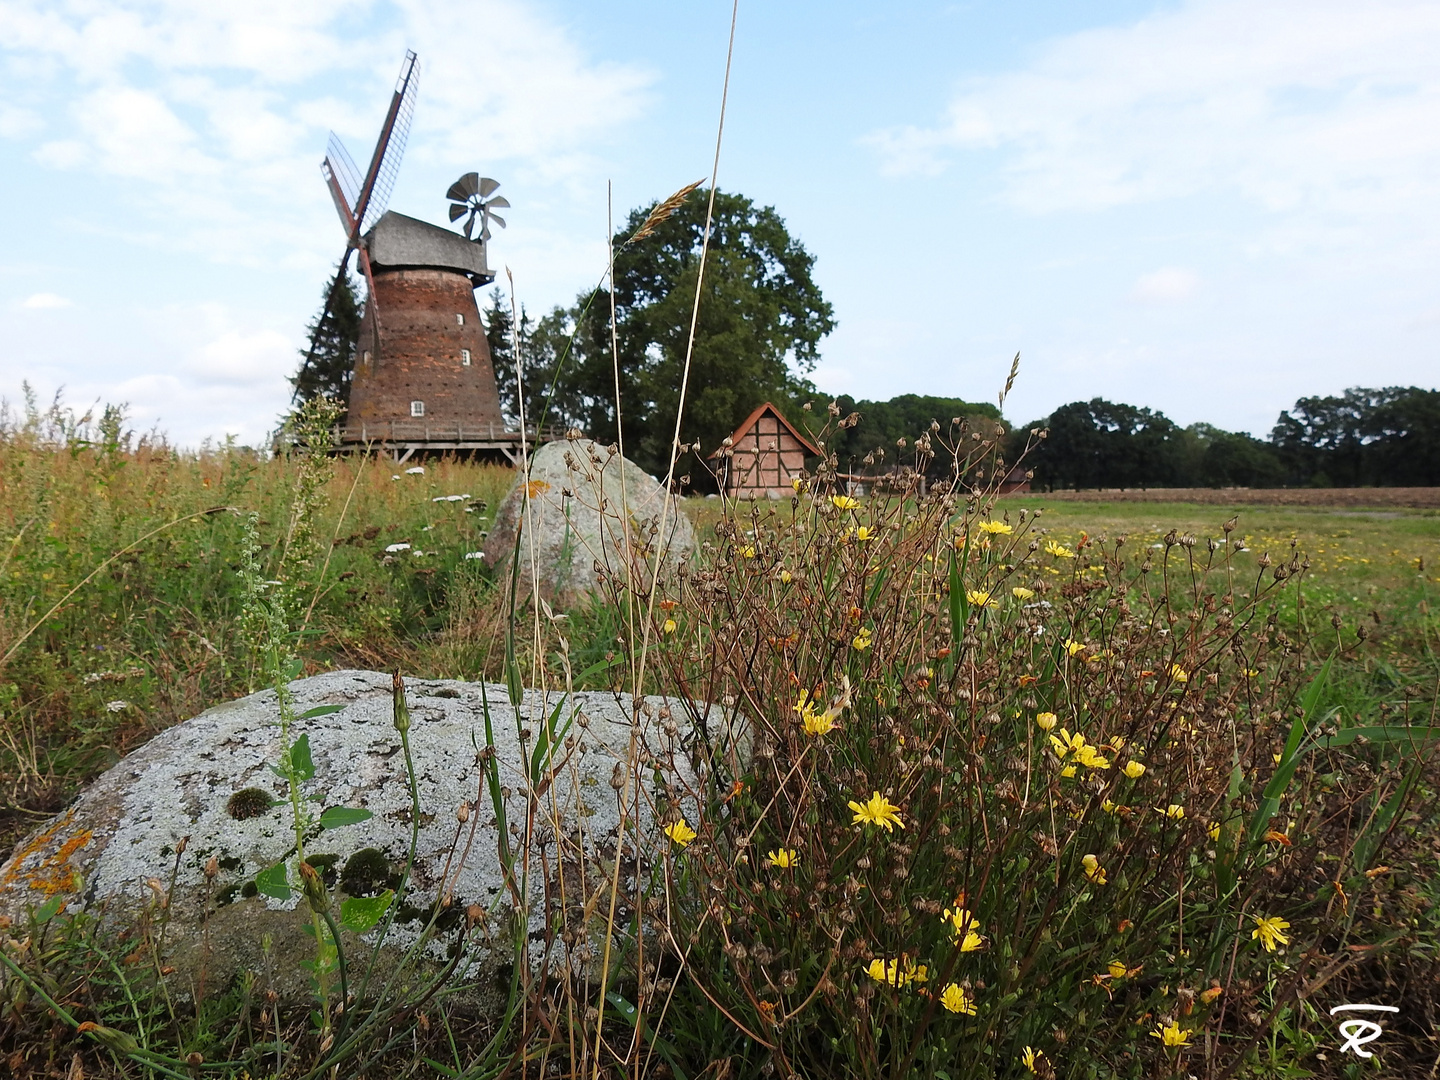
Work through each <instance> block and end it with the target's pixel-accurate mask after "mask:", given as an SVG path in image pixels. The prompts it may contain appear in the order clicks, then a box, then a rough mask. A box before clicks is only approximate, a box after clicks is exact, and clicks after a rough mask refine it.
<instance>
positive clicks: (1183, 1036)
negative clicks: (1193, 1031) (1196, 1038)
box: [1150, 1020, 1190, 1049]
mask: <svg viewBox="0 0 1440 1080" xmlns="http://www.w3.org/2000/svg"><path fill="white" fill-rule="evenodd" d="M1150 1034H1151V1035H1153V1036H1155V1038H1157V1039H1159V1040H1160V1042H1161V1044H1162V1045H1164V1046H1165V1048H1166V1049H1171V1048H1173V1047H1181V1046H1189V1045H1190V1033H1189V1032H1188V1031H1181V1030H1180V1025H1179V1024H1177V1023H1176V1022H1175V1021H1174V1020H1171V1021H1170V1023H1168V1024H1166V1025H1165V1026H1164V1027H1157V1028H1156V1029H1155V1030H1154V1031H1152V1032H1151V1033H1150Z"/></svg>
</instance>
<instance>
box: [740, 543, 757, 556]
mask: <svg viewBox="0 0 1440 1080" xmlns="http://www.w3.org/2000/svg"><path fill="white" fill-rule="evenodd" d="M740 554H741V555H743V556H744V557H745V558H747V559H753V558H754V557H755V545H754V544H746V545H744V546H743V547H742V548H740Z"/></svg>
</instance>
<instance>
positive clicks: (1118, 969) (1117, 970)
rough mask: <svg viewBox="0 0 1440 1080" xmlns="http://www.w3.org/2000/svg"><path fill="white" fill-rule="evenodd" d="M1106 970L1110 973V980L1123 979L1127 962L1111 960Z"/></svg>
mask: <svg viewBox="0 0 1440 1080" xmlns="http://www.w3.org/2000/svg"><path fill="white" fill-rule="evenodd" d="M1105 970H1106V971H1108V972H1109V973H1110V978H1112V979H1123V978H1124V977H1125V961H1123V960H1111V961H1110V963H1108V964H1106V965H1105Z"/></svg>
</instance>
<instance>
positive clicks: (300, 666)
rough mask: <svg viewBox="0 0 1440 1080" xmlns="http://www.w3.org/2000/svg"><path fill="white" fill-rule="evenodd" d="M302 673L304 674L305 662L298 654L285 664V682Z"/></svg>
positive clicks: (296, 677) (298, 676)
mask: <svg viewBox="0 0 1440 1080" xmlns="http://www.w3.org/2000/svg"><path fill="white" fill-rule="evenodd" d="M303 674H305V662H304V661H303V660H301V659H300V658H299V657H298V656H297V657H296V658H295V659H293V660H291V661H290V662H289V663H288V664H286V665H285V681H286V682H287V683H290V682H294V681H295V680H296V679H298V678H300V676H301V675H303Z"/></svg>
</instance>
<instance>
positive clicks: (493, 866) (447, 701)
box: [0, 671, 747, 997]
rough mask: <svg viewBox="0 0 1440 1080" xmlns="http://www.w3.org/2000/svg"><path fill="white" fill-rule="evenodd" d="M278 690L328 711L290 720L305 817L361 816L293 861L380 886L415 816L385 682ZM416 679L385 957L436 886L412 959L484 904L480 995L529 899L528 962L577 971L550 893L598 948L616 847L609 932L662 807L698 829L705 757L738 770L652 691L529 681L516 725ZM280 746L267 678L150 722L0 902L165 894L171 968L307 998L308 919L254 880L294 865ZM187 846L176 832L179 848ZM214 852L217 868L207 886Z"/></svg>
mask: <svg viewBox="0 0 1440 1080" xmlns="http://www.w3.org/2000/svg"><path fill="white" fill-rule="evenodd" d="M290 690H291V693H292V694H293V695H294V701H295V708H296V712H297V714H298V713H303V712H305V711H307V710H310V709H313V708H315V707H317V706H322V705H339V706H342V708H341V709H340V710H339V711H338V712H334V713H331V714H329V715H325V716H318V717H312V718H310V719H306V720H301V721H297V722H296V724H295V726H294V729H293V736H292V737H294V738H298V737H299V736H300V735H302V734H307V735H308V736H309V745H310V748H311V754H312V757H313V761H314V766H315V776H314V778H313V779H312V780H310V781H309V782H307V783H305V784H303V785H302V791H301V794H302V796H303V798H304V800H305V801H306V805H307V806H308V807H309V809H310V812H311V814H312V816H314V817H317V818H318V816H319V815H320V813H321V812H322V811H323V810H326V809H329V808H332V807H340V806H343V807H358V808H363V809H366V810H369V811H370V812H371V813H372V814H373V816H372V817H371V818H370V819H369V820H367V821H364V822H361V823H359V824H353V825H348V826H345V827H341V828H335V829H321V828H319V827H318V826H312V827H311V829H310V830H309V832H308V833H307V835H306V840H305V848H306V855H307V858H308V859H309V860H310V861H311V862H312V864H313V865H316V866H317V867H319V868H321V869H322V870H323V871H324V873H325V876H326V878H327V880H328V884H329V886H330V890H331V894H332V899H333V904H334V906H336V907H338V906H339V904H340V903H341V902H342V901H343V900H344V898H345V897H347V896H349V895H359V896H363V895H368V894H373V893H375V892H377V891H379V890H381V889H383V888H384V887H385V886H386V885H389V886H391V887H394V886H395V885H397V884H398V879H399V876H400V871H401V870H402V868H403V866H404V864H405V859H406V853H407V849H408V846H409V842H410V831H411V819H412V809H411V796H410V792H409V788H408V784H407V782H406V771H405V763H404V755H403V754H402V752H401V742H400V736H399V733H398V732H397V730H396V729H395V727H394V725H393V722H392V690H391V677H390V676H389V675H385V674H381V673H377V672H369V671H336V672H331V673H329V674H325V675H317V676H315V677H313V678H309V679H302V680H300V681H297V682H295V683H293V684H291V686H290ZM408 690H409V693H408V701H409V707H410V714H411V728H410V742H411V747H412V756H413V760H414V765H415V772H416V776H417V781H418V783H417V786H418V791H419V805H420V808H421V814H420V822H421V823H420V828H419V840H418V844H417V846H416V850H415V861H414V868H413V871H412V874H411V879H410V882H409V884H408V885H407V887H406V888H405V890H404V893H403V895H402V896H400V897H399V898H398V903H397V906H396V909H395V910H396V912H397V914H396V919H395V923H394V926H393V927H392V929H391V930H390V933H389V935H388V937H387V938H386V944H387V948H389V947H392V946H393V951H392V952H390V953H389V954H388V955H389V956H390V957H391V958H392V962H393V959H394V958H395V957H398V956H399V955H400V950H405V949H407V948H409V947H411V946H413V945H415V944H416V943H417V942H419V941H420V940H421V934H422V930H423V929H424V926H425V924H426V922H427V921H428V920H429V918H430V916H431V914H432V913H434V912H435V911H436V906H435V905H436V902H437V900H442V901H443V900H444V899H445V898H446V897H450V898H451V900H450V903H449V905H448V906H442V908H441V909H440V912H439V915H438V923H437V927H438V928H437V930H435V931H432V935H431V936H430V937H429V938H427V939H426V942H425V944H424V945H423V947H422V949H421V952H422V953H423V954H425V955H426V956H428V960H426V963H432V964H433V963H438V962H441V961H443V960H444V959H445V957H446V956H447V950H453V949H454V947H455V943H456V942H457V941H460V940H461V935H462V931H463V930H464V924H465V922H466V912H467V909H469V908H470V907H471V905H478V906H479V908H480V909H483V911H484V917H483V919H481V920H480V921H479V923H478V925H477V926H476V927H475V928H474V929H473V930H472V931H471V932H470V933H469V934H468V936H466V937H465V938H464V947H463V952H462V955H463V957H464V959H465V965H464V967H465V970H464V971H463V972H462V974H463V975H464V977H465V978H466V979H467V980H468V981H469V982H470V983H471V984H472V985H474V986H480V987H482V988H483V987H484V986H486V985H487V982H488V984H489V985H491V986H493V985H494V976H495V974H496V973H497V972H498V971H500V970H502V969H503V966H504V965H507V964H511V963H513V960H514V955H513V951H512V950H511V949H510V948H509V947H508V946H507V945H506V944H505V940H506V939H505V936H504V935H505V929H504V928H505V927H506V925H507V924H508V925H509V926H511V927H514V926H515V925H516V924H515V921H514V920H515V919H516V918H518V917H519V913H520V911H521V910H522V909H523V912H524V915H523V917H524V919H525V921H526V925H527V929H528V932H529V940H530V945H529V951H530V963H531V965H532V969H537V970H538V967H539V965H541V964H544V963H547V962H548V963H549V964H550V965H551V966H552V967H554V966H557V965H559V966H562V967H563V965H565V964H566V963H568V964H569V966H570V969H571V971H572V973H573V974H575V975H578V976H580V977H585V975H586V974H587V973H588V962H589V955H588V954H587V952H586V949H585V948H584V946H585V941H584V939H583V938H582V939H580V941H579V942H578V945H579V946H580V947H579V948H577V949H570V950H567V949H566V948H565V947H564V946H562V945H561V944H560V943H559V942H552V943H551V945H552V949H551V951H550V952H549V953H548V954H547V952H546V949H547V944H546V936H547V935H546V927H547V924H553V923H554V921H555V920H553V919H552V920H547V918H546V911H547V907H548V910H549V911H550V912H552V913H554V912H555V911H556V909H557V907H558V905H560V903H561V893H562V891H563V893H564V906H565V907H566V908H567V910H569V912H570V914H571V916H572V918H571V921H570V925H572V926H573V925H575V917H576V916H577V913H579V912H581V911H582V910H585V909H586V907H587V903H588V905H589V907H588V911H589V917H588V920H587V921H586V925H587V926H589V927H590V934H591V938H590V942H589V948H590V949H591V950H594V951H593V957H594V959H595V960H596V961H597V962H598V956H599V952H598V949H599V944H600V943H601V942H603V930H600V929H597V928H596V921H597V919H598V918H599V916H598V915H596V914H595V913H596V912H605V911H607V910H608V897H609V891H608V888H609V882H610V880H611V875H612V874H613V873H614V871H615V866H616V856H617V853H618V855H619V856H620V866H621V893H620V898H619V907H618V911H617V917H616V923H615V925H616V926H617V927H618V928H619V929H618V931H617V933H616V935H615V936H616V940H617V941H618V940H619V939H620V938H621V937H623V936H624V935H625V934H627V933H628V931H627V929H626V927H627V924H628V923H629V921H630V919H631V916H632V914H633V913H632V911H631V910H630V908H631V904H632V903H633V902H634V897H635V896H636V895H637V893H636V890H637V888H638V889H643V888H645V886H646V885H647V883H648V882H649V881H650V880H651V876H652V875H653V874H656V873H658V872H660V871H661V870H662V869H663V865H664V862H665V859H666V857H667V855H668V854H669V852H670V851H671V844H670V841H669V839H668V838H667V837H665V836H664V835H663V834H662V833H661V832H660V829H661V827H662V825H663V824H664V823H666V822H667V821H669V820H672V819H673V817H674V815H676V814H684V816H685V817H686V819H687V820H688V822H689V823H690V824H692V825H693V824H695V823H696V821H697V810H696V802H695V798H694V794H693V793H694V791H695V790H696V785H697V782H698V780H699V779H700V778H701V777H703V775H704V772H705V769H706V768H707V767H709V768H721V769H724V770H727V771H729V770H734V769H737V768H738V766H739V764H740V761H741V760H742V759H743V757H744V755H745V754H746V753H747V747H746V744H745V741H744V732H743V727H742V726H741V725H740V724H738V723H736V722H735V721H734V718H733V716H731V717H727V716H725V715H723V711H722V710H721V709H720V708H719V707H718V706H699V707H695V706H687V705H686V703H684V702H682V701H680V700H679V699H667V698H659V697H651V698H646V699H644V701H643V704H642V706H641V709H640V718H639V722H638V723H633V724H632V723H631V720H630V708H629V701H630V699H629V698H628V697H625V698H623V699H622V698H620V696H618V695H614V694H610V693H602V692H582V693H576V694H574V695H573V696H571V697H569V698H568V699H566V697H565V696H564V695H563V694H557V693H551V694H548V695H543V694H541V693H539V692H538V691H529V692H527V694H526V697H525V701H524V702H523V704H522V706H521V708H520V710H519V716H518V723H517V715H516V710H514V709H512V708H511V707H510V705H509V702H508V699H507V697H506V693H505V688H504V687H503V686H498V685H493V684H487V685H485V686H483V687H482V685H481V684H478V683H465V682H450V681H416V682H412V683H410V684H409V687H408ZM487 700H488V706H489V712H490V719H491V729H492V730H493V733H494V743H493V745H494V751H495V755H496V763H497V766H498V769H499V777H500V781H501V783H502V784H503V785H504V786H505V795H504V796H503V797H502V803H503V805H504V807H505V814H506V818H507V821H508V823H509V826H510V829H509V833H510V836H509V844H510V846H511V848H512V850H523V849H524V847H525V844H524V839H523V838H524V837H525V836H526V835H527V833H528V835H530V836H531V837H532V839H533V842H532V843H531V844H530V850H531V856H532V857H531V858H530V860H529V866H528V881H527V882H526V888H527V891H528V895H526V896H523V897H521V896H517V895H516V893H517V885H516V884H515V883H512V884H509V885H507V882H506V880H505V875H504V874H503V872H502V867H501V861H500V858H499V856H498V854H497V852H498V850H499V840H500V828H499V826H498V825H497V822H496V815H495V812H494V804H493V802H492V797H491V793H490V791H489V790H488V789H487V787H486V785H485V781H484V776H483V771H482V770H483V765H482V761H483V759H484V754H483V751H484V750H485V748H486V745H487V738H486V727H485V713H484V702H485V701H487ZM557 706H559V712H558V724H559V725H560V726H562V727H563V725H564V724H565V723H566V722H567V721H568V720H570V719H571V718H572V717H573V720H574V722H573V724H571V726H570V728H569V731H568V735H567V737H562V738H560V739H559V740H558V747H557V749H556V751H555V755H554V758H553V760H552V764H551V767H550V768H549V769H546V770H542V774H541V775H540V776H539V783H538V784H537V783H535V782H533V778H532V777H531V776H530V775H529V769H528V767H527V764H526V763H527V762H528V761H531V760H532V759H533V758H534V755H535V750H536V747H537V741H538V740H539V738H540V732H541V731H542V729H543V728H544V726H545V725H546V724H547V722H548V718H549V717H550V716H551V715H552V714H555V710H556V707H557ZM702 731H703V732H706V733H707V734H705V735H703V736H702V735H701V734H700V732H702ZM707 748H708V749H707ZM278 756H279V728H278V709H277V705H276V696H275V693H274V692H273V691H266V692H263V693H259V694H253V695H251V696H250V697H246V698H242V699H240V700H237V701H232V702H230V703H228V704H225V705H221V706H218V707H217V708H214V709H211V710H209V711H208V712H205V713H202V714H201V715H200V716H197V717H195V718H194V719H192V720H188V721H186V722H185V723H183V724H180V725H178V726H176V727H174V728H172V729H170V730H169V731H166V732H164V733H162V734H161V735H158V736H157V737H156V738H154V739H153V740H152V741H150V742H149V743H147V744H146V745H145V746H143V747H141V748H140V749H139V750H137V751H135V752H134V753H132V754H131V755H130V756H129V757H127V758H126V759H125V760H124V761H122V762H121V763H120V764H118V765H116V766H115V767H114V768H112V769H111V770H110V771H109V772H107V773H105V774H104V775H103V776H101V777H100V778H99V779H98V780H97V781H96V782H95V783H94V784H93V785H92V786H91V787H90V788H89V789H88V790H87V791H86V792H85V793H84V794H83V795H82V796H81V797H80V798H79V799H78V800H77V801H76V803H75V804H74V805H73V806H71V808H70V809H68V810H67V811H65V812H64V813H63V814H60V815H58V816H57V817H56V818H54V819H52V820H51V821H50V822H48V823H47V824H46V825H45V826H44V827H42V828H41V829H39V830H38V831H37V832H36V833H34V834H33V835H32V836H31V837H30V838H29V839H28V840H26V841H25V842H23V843H22V844H21V845H20V846H19V847H17V848H16V851H15V853H14V854H13V855H12V857H11V858H10V860H9V861H8V862H6V863H5V864H4V866H0V915H5V916H8V917H9V918H10V919H11V920H12V923H13V924H14V925H15V926H17V927H20V926H23V925H24V923H25V920H26V919H27V918H28V917H29V914H30V912H31V911H32V910H34V909H36V908H38V907H40V906H41V905H42V904H43V903H44V902H45V901H46V900H47V899H49V898H51V897H52V896H55V895H63V896H64V897H65V899H66V901H67V908H66V910H67V911H69V912H75V911H78V910H88V911H90V912H92V913H95V914H98V915H99V916H100V917H101V918H103V919H108V920H112V921H113V922H114V923H115V924H116V925H124V926H131V925H134V924H135V923H136V922H137V921H139V920H143V919H146V918H151V919H155V918H158V915H159V909H158V899H159V897H160V896H161V895H162V894H168V896H169V911H168V917H167V925H166V929H165V942H166V945H165V949H166V955H165V962H166V963H169V964H172V965H174V966H175V967H176V968H177V971H178V976H177V977H178V978H179V979H180V980H181V984H182V986H183V985H184V981H185V980H186V979H189V980H192V981H193V980H197V979H198V978H200V972H201V970H202V969H204V970H205V972H206V976H205V977H206V978H207V980H210V981H209V982H208V985H210V986H212V987H213V986H215V985H217V984H219V983H224V982H228V981H229V979H230V978H231V977H233V976H234V974H235V973H236V972H237V971H240V970H241V969H249V970H252V971H263V970H266V969H267V967H268V968H269V969H270V970H272V971H273V975H271V976H267V977H270V978H271V979H272V985H273V986H274V987H275V989H277V990H278V991H279V992H280V993H282V994H283V995H286V996H290V997H295V996H303V995H304V994H305V993H306V982H305V979H306V976H305V975H304V973H303V972H301V971H299V970H297V965H298V961H299V960H302V959H306V958H308V957H312V956H313V954H314V943H313V941H312V940H311V939H310V938H309V937H307V936H304V932H303V927H304V926H305V925H307V924H308V923H309V921H310V915H309V909H308V907H307V906H306V905H305V902H304V900H303V899H301V898H300V896H299V894H298V892H297V893H296V894H295V895H294V896H292V897H291V898H290V899H289V900H284V901H282V900H278V899H274V898H272V897H269V896H266V895H264V894H263V893H262V894H257V893H256V891H255V878H256V875H257V874H258V873H260V872H261V871H264V870H265V869H267V868H269V867H272V866H274V865H275V864H276V863H278V862H280V861H281V860H286V859H288V862H289V866H290V876H291V879H292V882H293V881H294V879H295V870H294V867H295V859H294V858H293V854H294V834H293V830H292V826H291V809H290V803H289V795H288V785H287V783H286V782H285V781H284V780H282V779H280V778H279V777H278V776H276V775H275V774H274V773H273V772H272V771H271V769H270V766H271V765H272V764H273V763H275V762H276V761H277V759H278ZM707 763H710V764H707ZM627 776H628V777H629V782H628V784H626V785H625V788H624V795H625V798H626V799H627V800H628V802H627V806H629V807H631V808H632V810H631V812H630V814H629V815H628V817H629V821H630V823H631V827H629V828H627V832H628V835H627V836H625V837H623V838H622V837H621V836H620V812H619V798H620V793H617V791H616V790H615V788H614V787H613V786H612V783H611V781H612V778H616V777H621V778H623V777H627ZM637 777H639V778H640V780H639V782H638V787H637V780H636V778H637ZM462 804H464V805H468V806H470V807H472V808H473V809H472V810H471V811H470V812H469V814H468V818H469V820H468V822H466V823H463V824H462V823H461V822H460V821H459V820H458V816H459V815H458V814H457V810H458V808H459V807H461V806H462ZM532 807H533V809H534V814H533V815H529V811H530V809H531V808H532ZM182 838H188V839H187V841H186V843H185V845H184V850H183V853H182V854H180V855H178V856H177V855H176V850H177V847H179V846H180V841H181V839H182ZM542 854H543V855H544V858H543V859H542V858H541V855H542ZM212 858H213V859H214V860H215V865H216V866H218V869H219V873H218V875H217V876H216V877H215V878H214V879H213V880H207V878H206V874H205V869H206V865H207V863H209V862H210V861H211V860H212ZM561 867H563V868H564V873H563V881H562V878H561V873H560V871H559V869H558V868H561ZM525 869H526V861H525V859H524V858H523V857H522V858H520V859H517V861H516V863H515V873H516V875H517V876H520V875H522V873H523V872H524V871H525ZM172 876H173V888H172V887H171V880H172ZM147 882H151V884H147ZM562 886H563V889H562ZM597 897H600V898H601V902H598V903H597V902H596V899H597ZM627 898H628V899H627ZM581 918H584V917H583V916H581ZM264 935H268V936H269V937H270V939H271V940H272V943H273V944H272V949H271V958H272V959H271V960H266V958H265V957H263V956H262V949H261V939H262V936H264ZM375 936H376V931H375V930H372V931H370V933H369V934H368V935H366V937H367V940H371V941H373V940H374V939H375ZM345 940H346V941H349V942H350V945H351V948H352V950H353V954H355V955H358V954H359V953H360V952H363V951H364V950H355V948H354V947H355V945H356V944H357V943H356V942H354V941H353V940H351V938H350V935H349V933H348V931H346V932H345ZM547 955H548V960H547Z"/></svg>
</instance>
